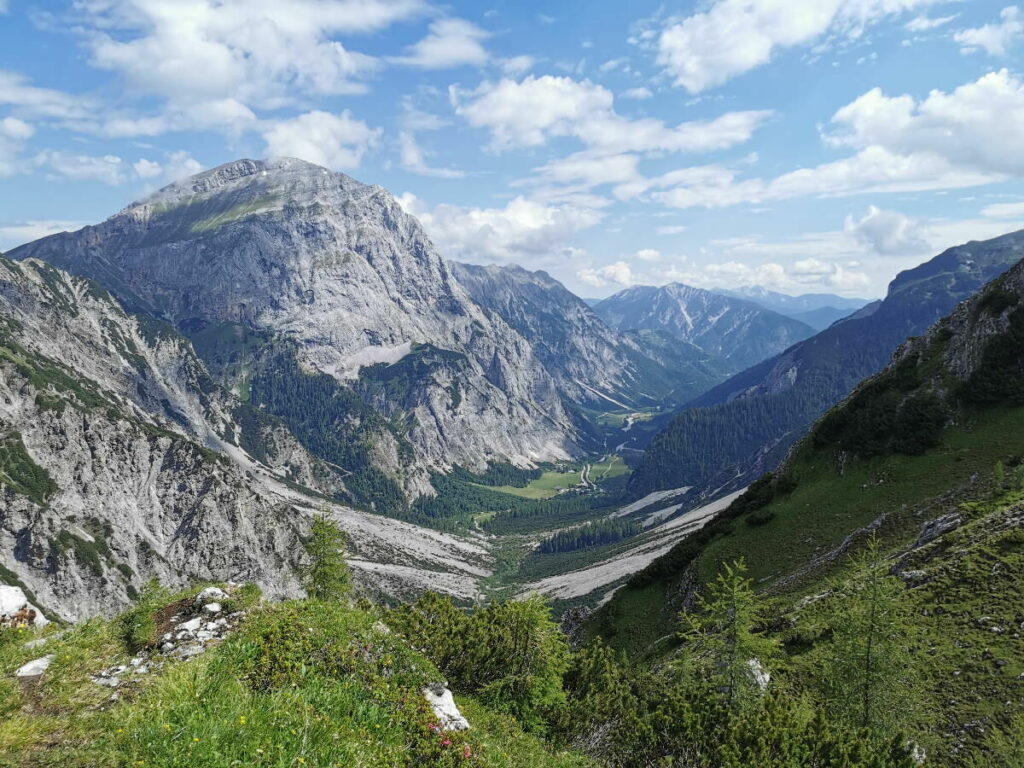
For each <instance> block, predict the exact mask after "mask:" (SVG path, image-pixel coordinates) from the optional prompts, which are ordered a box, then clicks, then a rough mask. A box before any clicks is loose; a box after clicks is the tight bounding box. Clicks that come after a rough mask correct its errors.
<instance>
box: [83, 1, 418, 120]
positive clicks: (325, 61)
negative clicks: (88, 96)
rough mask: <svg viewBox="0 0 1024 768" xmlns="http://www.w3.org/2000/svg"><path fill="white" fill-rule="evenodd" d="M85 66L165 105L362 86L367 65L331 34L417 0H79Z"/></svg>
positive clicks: (383, 22) (283, 97)
mask: <svg viewBox="0 0 1024 768" xmlns="http://www.w3.org/2000/svg"><path fill="white" fill-rule="evenodd" d="M76 9H77V10H78V11H79V12H80V16H81V18H80V21H81V26H80V29H83V30H84V34H85V39H86V43H87V46H88V48H89V51H90V57H91V62H92V64H93V65H94V66H96V67H99V68H101V69H107V70H111V71H114V72H117V73H118V74H120V75H121V77H122V78H123V79H124V81H125V83H126V84H127V86H128V87H129V89H131V90H133V91H135V92H138V93H145V94H154V95H156V96H158V97H162V98H163V99H165V100H166V101H167V103H168V104H169V105H172V106H174V107H177V108H181V107H183V106H186V105H196V104H201V103H216V102H218V101H222V100H226V99H235V100H237V101H239V102H241V103H243V104H245V105H247V106H253V105H256V106H268V107H274V106H279V105H281V104H283V103H290V102H293V101H295V100H297V99H298V98H300V97H302V96H310V95H332V94H344V93H353V92H360V91H362V90H365V86H364V84H363V83H362V79H363V78H364V77H365V76H366V75H367V74H369V73H371V72H372V71H374V70H375V69H376V68H377V66H378V65H377V62H376V61H375V60H374V59H373V58H372V57H370V56H366V55H364V54H360V53H355V52H352V51H350V50H348V49H346V48H345V46H343V45H342V44H341V43H340V42H338V41H337V40H336V39H334V37H335V36H336V35H339V34H356V33H366V32H374V31H378V30H380V29H383V28H385V27H387V26H389V25H391V24H393V23H395V22H398V21H401V20H404V19H408V18H410V17H412V16H415V15H418V14H421V13H423V12H425V11H426V9H427V6H426V3H425V2H423V0H290V1H289V2H287V3H282V2H279V0H234V1H233V2H220V1H219V0H190V1H189V2H188V3H172V2H167V0H81V1H80V2H78V3H76Z"/></svg>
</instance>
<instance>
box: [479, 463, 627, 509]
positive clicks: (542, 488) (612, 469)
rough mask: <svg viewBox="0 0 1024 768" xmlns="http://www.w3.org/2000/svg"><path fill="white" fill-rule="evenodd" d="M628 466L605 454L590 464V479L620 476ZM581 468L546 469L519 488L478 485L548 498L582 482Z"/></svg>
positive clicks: (511, 492)
mask: <svg viewBox="0 0 1024 768" xmlns="http://www.w3.org/2000/svg"><path fill="white" fill-rule="evenodd" d="M629 471H630V470H629V467H628V466H626V463H625V462H624V461H623V460H622V457H620V456H614V455H613V456H606V457H605V458H603V459H602V460H601V461H599V462H596V463H594V464H592V465H591V468H590V481H591V482H600V481H601V480H610V479H611V478H613V477H621V476H622V475H626V474H629ZM582 472H583V470H582V469H577V470H573V471H570V472H555V471H552V470H548V471H546V472H544V473H543V474H542V475H541V476H540V477H538V478H536V479H535V480H531V481H530V482H529V483H528V484H527V485H526V486H525V487H522V488H519V487H516V486H514V485H497V486H478V487H481V488H489V489H490V490H492V491H498V492H500V493H508V494H511V495H512V496H519V497H520V498H524V499H550V498H552V497H553V496H557V495H558V492H559V489H564V488H574V487H575V486H577V485H579V484H580V483H581V482H582Z"/></svg>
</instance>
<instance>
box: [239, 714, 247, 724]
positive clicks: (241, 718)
mask: <svg viewBox="0 0 1024 768" xmlns="http://www.w3.org/2000/svg"><path fill="white" fill-rule="evenodd" d="M245 723H246V720H245V715H242V717H240V718H238V724H239V725H245Z"/></svg>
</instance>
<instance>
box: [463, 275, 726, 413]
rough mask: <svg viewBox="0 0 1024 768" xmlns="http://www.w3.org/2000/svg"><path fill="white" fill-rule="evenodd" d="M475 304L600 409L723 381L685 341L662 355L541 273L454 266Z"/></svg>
mask: <svg viewBox="0 0 1024 768" xmlns="http://www.w3.org/2000/svg"><path fill="white" fill-rule="evenodd" d="M451 267H452V271H453V272H454V274H455V276H456V278H457V279H458V281H459V282H460V283H461V284H462V285H463V286H464V287H465V288H466V290H467V291H468V292H469V294H470V296H472V298H473V300H474V301H476V303H477V304H479V305H480V306H482V307H483V308H484V309H485V310H487V311H488V312H489V313H491V314H494V315H497V316H499V317H501V318H502V319H503V320H504V321H505V322H506V323H508V324H509V325H510V326H511V327H512V328H514V329H515V330H516V331H518V332H519V333H520V334H522V335H523V336H524V337H525V338H526V340H527V341H529V342H530V344H531V346H532V347H533V350H534V353H535V354H536V356H537V358H538V359H539V360H540V361H541V363H542V364H543V365H544V367H545V369H546V370H547V372H548V373H549V374H550V375H551V376H552V378H553V379H554V380H555V382H556V383H557V385H558V388H559V390H560V391H561V392H563V393H564V394H566V395H567V396H568V397H569V398H570V399H571V400H572V401H573V402H575V403H580V404H585V405H587V406H588V407H592V408H595V409H598V410H608V409H618V408H622V407H623V406H625V407H631V408H635V407H642V406H651V405H662V404H664V403H665V402H666V401H667V402H670V403H671V402H675V403H682V402H685V401H686V400H688V399H690V398H692V397H694V396H696V395H697V394H699V393H700V392H703V391H704V390H706V389H707V388H708V387H710V386H712V385H713V384H714V383H715V382H716V381H720V380H721V378H722V377H723V372H724V371H725V370H727V365H726V364H725V363H724V361H720V360H718V359H716V358H714V356H711V355H709V354H708V353H706V352H704V351H703V350H701V349H699V348H697V347H695V346H693V345H690V344H688V343H686V342H683V341H681V340H680V341H678V342H677V343H675V344H674V345H672V350H671V352H672V353H674V356H673V355H672V354H664V355H661V354H659V353H658V352H657V351H654V350H652V349H651V348H650V345H644V344H643V343H642V339H639V338H637V337H635V336H631V335H627V334H622V333H619V332H618V331H615V330H612V329H611V328H609V327H608V326H607V325H606V324H605V323H604V321H603V320H601V318H600V317H598V315H597V314H596V313H595V312H594V310H593V309H591V308H590V307H589V306H588V305H587V304H586V302H584V301H583V300H582V299H580V298H579V297H577V296H575V295H574V294H572V293H570V292H569V291H568V290H566V288H565V286H563V285H562V284H561V283H560V282H558V281H557V280H555V279H554V278H552V277H551V276H550V275H548V274H547V273H546V272H540V271H538V272H530V271H528V270H525V269H523V268H522V267H517V266H497V265H490V266H475V265H471V264H458V263H453V264H452V265H451Z"/></svg>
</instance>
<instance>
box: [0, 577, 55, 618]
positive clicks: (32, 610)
mask: <svg viewBox="0 0 1024 768" xmlns="http://www.w3.org/2000/svg"><path fill="white" fill-rule="evenodd" d="M49 623H50V622H49V621H47V620H46V617H45V616H43V612H42V611H40V610H39V609H38V608H36V607H35V606H34V605H32V603H30V602H29V601H28V598H27V597H25V593H24V592H22V590H21V587H8V586H5V585H0V626H8V627H43V626H46V625H47V624H49Z"/></svg>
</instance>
